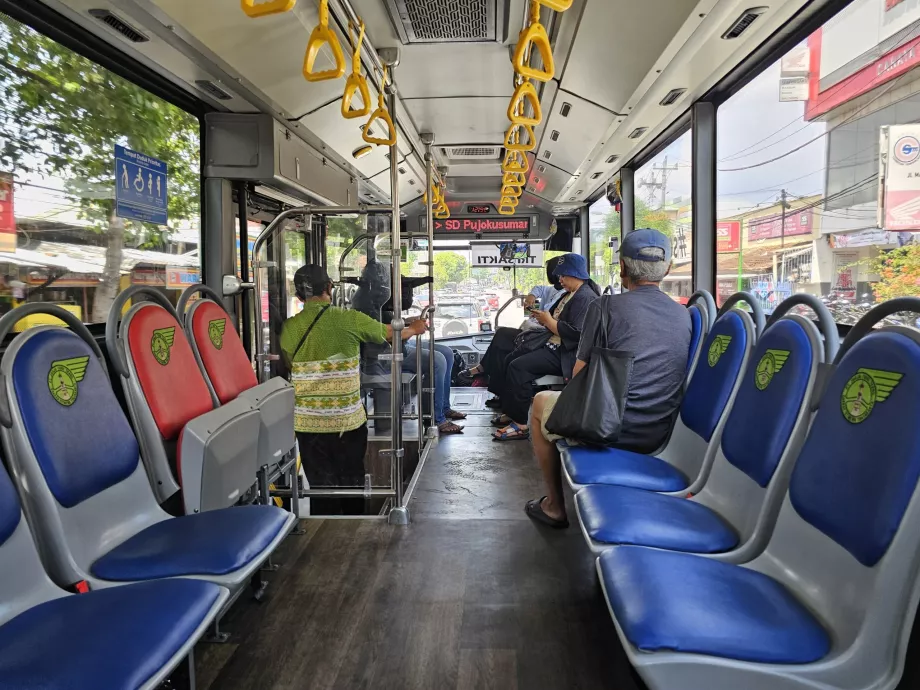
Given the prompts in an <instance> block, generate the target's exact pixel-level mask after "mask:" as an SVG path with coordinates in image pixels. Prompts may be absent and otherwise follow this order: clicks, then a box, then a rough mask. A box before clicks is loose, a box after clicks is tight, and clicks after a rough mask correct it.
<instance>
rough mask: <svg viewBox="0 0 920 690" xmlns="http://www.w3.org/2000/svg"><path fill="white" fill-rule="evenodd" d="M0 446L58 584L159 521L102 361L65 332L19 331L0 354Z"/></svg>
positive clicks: (79, 576) (82, 574)
mask: <svg viewBox="0 0 920 690" xmlns="http://www.w3.org/2000/svg"><path fill="white" fill-rule="evenodd" d="M0 371H2V373H3V375H4V376H5V377H6V387H7V390H6V394H7V396H8V399H9V401H10V414H11V417H12V427H11V428H9V429H7V428H5V427H4V428H3V438H4V445H5V447H6V449H7V455H8V458H9V461H10V465H11V467H13V468H14V475H15V477H16V479H17V482H18V484H19V485H20V487H21V490H22V495H23V500H24V502H25V508H26V514H27V515H28V516H29V521H30V523H31V525H32V528H33V530H34V531H35V534H36V540H37V542H38V546H39V551H40V553H41V555H42V560H43V562H44V563H45V567H46V569H47V570H48V573H49V574H50V575H51V577H52V578H53V579H54V581H55V582H56V583H57V584H58V585H60V586H68V585H70V584H72V583H74V582H77V581H79V580H85V579H90V576H89V566H90V565H91V564H92V562H93V561H94V560H95V559H96V558H98V557H99V555H100V554H102V553H105V552H107V551H108V550H109V549H111V548H112V547H113V546H115V545H116V544H119V543H121V542H122V541H123V540H124V539H127V538H128V537H129V536H131V535H132V534H134V533H135V532H137V531H138V530H139V529H141V528H143V527H145V526H147V525H149V524H153V523H154V522H158V521H160V520H162V519H165V518H166V517H167V516H166V514H165V513H164V512H163V511H162V510H160V508H159V506H158V505H157V503H156V501H155V500H154V496H153V493H152V492H151V488H150V484H149V482H148V479H147V476H146V473H145V471H144V468H143V464H142V463H141V462H140V458H139V452H138V445H137V440H136V439H135V437H134V434H133V432H132V430H131V426H130V424H129V423H128V420H127V419H126V418H125V415H124V412H123V411H122V409H121V406H120V405H119V404H118V400H117V399H116V398H115V393H114V392H113V390H112V387H111V384H110V382H109V378H108V375H107V374H106V370H105V368H104V363H103V362H102V361H101V360H100V358H99V357H97V356H96V354H95V353H94V352H93V350H92V349H90V347H89V345H88V344H87V343H86V342H85V341H84V340H83V339H82V338H81V337H80V336H78V335H77V334H75V333H73V332H72V331H70V330H66V329H63V328H59V327H55V326H41V327H37V328H32V329H29V330H28V331H25V332H24V333H21V334H20V335H18V336H17V337H16V339H15V340H14V341H13V343H12V344H11V345H10V347H9V349H8V350H7V351H6V353H5V354H4V355H3V360H2V363H0Z"/></svg>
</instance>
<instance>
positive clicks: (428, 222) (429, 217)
mask: <svg viewBox="0 0 920 690" xmlns="http://www.w3.org/2000/svg"><path fill="white" fill-rule="evenodd" d="M422 141H423V142H424V143H425V185H426V186H425V193H426V198H427V199H428V201H427V202H426V203H425V230H426V231H427V232H428V277H429V278H431V282H430V283H428V306H429V308H430V309H431V312H430V314H429V316H428V386H429V389H428V391H429V392H428V396H429V397H428V402H429V404H430V405H431V407H430V408H429V409H430V410H431V427H430V429H429V433H430V434H431V436H432V438H437V435H438V425H437V424H436V423H435V419H436V418H437V412H436V411H435V409H434V391H435V380H434V309H435V303H434V205H433V204H434V198H433V195H432V194H431V187H432V183H433V182H434V170H433V167H434V158H433V156H432V155H431V145H432V144H434V135H433V134H428V135H427V136H426V135H424V134H423V135H422ZM453 365H454V363H453V362H448V363H447V366H448V367H453ZM419 442H420V443H421V439H419Z"/></svg>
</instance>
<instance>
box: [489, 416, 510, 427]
mask: <svg viewBox="0 0 920 690" xmlns="http://www.w3.org/2000/svg"><path fill="white" fill-rule="evenodd" d="M489 424H491V425H492V426H496V427H498V428H499V429H504V428H505V427H506V426H508V425H509V424H511V417H509V416H508V415H506V414H497V415H495V416H494V417H492V419H490V420H489Z"/></svg>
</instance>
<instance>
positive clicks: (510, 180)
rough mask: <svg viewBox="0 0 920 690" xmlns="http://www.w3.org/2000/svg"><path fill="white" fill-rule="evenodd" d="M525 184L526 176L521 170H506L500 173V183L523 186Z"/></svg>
mask: <svg viewBox="0 0 920 690" xmlns="http://www.w3.org/2000/svg"><path fill="white" fill-rule="evenodd" d="M526 184H527V176H526V175H524V173H522V172H506V173H505V174H504V175H502V185H513V186H515V187H523V186H524V185H526Z"/></svg>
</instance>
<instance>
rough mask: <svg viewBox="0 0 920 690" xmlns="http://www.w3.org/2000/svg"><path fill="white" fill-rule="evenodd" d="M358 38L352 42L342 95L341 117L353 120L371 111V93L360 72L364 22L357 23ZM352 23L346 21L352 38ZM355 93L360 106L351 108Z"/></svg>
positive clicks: (349, 36) (349, 35)
mask: <svg viewBox="0 0 920 690" xmlns="http://www.w3.org/2000/svg"><path fill="white" fill-rule="evenodd" d="M358 26H359V31H358V40H357V41H356V42H355V43H354V46H355V49H354V53H352V56H351V74H349V75H348V79H346V80H345V94H344V95H343V96H342V117H344V118H345V119H346V120H353V119H355V118H356V117H365V116H366V115H367V114H368V113H370V112H371V93H370V90H369V89H368V88H367V79H365V78H364V75H363V74H361V44H362V43H363V42H364V22H363V21H362V22H361V23H360V24H359V25H358ZM351 32H352V24H351V22H349V23H348V38H349V39H351V40H353V39H352V35H351ZM356 93H360V94H361V104H362V105H361V108H360V109H357V108H352V107H351V101H352V99H353V98H354V97H355V94H356Z"/></svg>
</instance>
